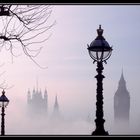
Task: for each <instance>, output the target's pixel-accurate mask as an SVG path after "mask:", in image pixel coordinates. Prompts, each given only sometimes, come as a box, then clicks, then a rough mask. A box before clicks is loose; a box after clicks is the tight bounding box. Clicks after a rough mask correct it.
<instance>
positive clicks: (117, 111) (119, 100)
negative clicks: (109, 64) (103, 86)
mask: <svg viewBox="0 0 140 140" xmlns="http://www.w3.org/2000/svg"><path fill="white" fill-rule="evenodd" d="M129 113H130V95H129V92H128V90H127V88H126V81H125V79H124V75H123V71H122V74H121V78H120V80H119V84H118V89H117V91H116V93H115V95H114V120H115V123H116V124H117V123H119V122H120V123H123V122H124V123H126V124H129Z"/></svg>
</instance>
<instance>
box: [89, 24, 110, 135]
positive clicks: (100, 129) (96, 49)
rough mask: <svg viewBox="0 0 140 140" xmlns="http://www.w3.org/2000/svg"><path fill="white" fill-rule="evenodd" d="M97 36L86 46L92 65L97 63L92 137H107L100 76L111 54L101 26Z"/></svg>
mask: <svg viewBox="0 0 140 140" xmlns="http://www.w3.org/2000/svg"><path fill="white" fill-rule="evenodd" d="M97 34H98V36H97V37H96V39H95V40H93V41H92V42H91V44H90V46H89V45H88V48H87V49H88V52H89V55H90V57H91V58H92V59H93V60H94V62H93V63H95V62H97V69H96V71H97V73H98V75H96V76H95V78H96V79H97V90H96V91H97V95H96V99H97V102H96V119H95V124H96V129H95V131H93V132H92V135H109V134H108V132H106V131H105V130H104V122H105V120H104V119H103V116H104V114H103V93H102V91H103V83H102V81H103V78H105V77H104V75H102V70H103V69H104V67H103V62H105V63H107V62H106V60H107V59H109V57H110V56H111V53H112V47H110V46H109V44H108V42H107V41H106V40H105V38H104V37H103V36H102V34H103V29H101V25H99V29H97Z"/></svg>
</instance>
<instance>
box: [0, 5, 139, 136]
mask: <svg viewBox="0 0 140 140" xmlns="http://www.w3.org/2000/svg"><path fill="white" fill-rule="evenodd" d="M139 15H140V6H139V5H129V6H127V5H126V6H125V5H121V6H119V5H116V6H115V5H54V6H53V13H52V15H51V18H50V20H52V21H54V20H56V22H57V23H56V25H55V26H54V27H53V28H52V29H51V31H49V32H48V34H49V33H52V36H51V38H50V39H49V40H48V41H47V42H45V43H42V44H40V45H41V46H44V48H43V49H42V51H41V53H40V55H39V56H38V57H37V58H36V59H35V60H36V61H37V62H38V63H39V64H41V65H43V66H47V67H48V68H47V69H40V68H39V67H38V66H36V65H35V64H34V63H33V62H32V61H30V59H29V58H28V57H26V56H25V55H24V54H22V55H21V56H19V57H17V58H14V62H13V63H12V62H11V56H10V53H9V52H7V51H5V50H2V51H1V53H0V62H1V63H4V66H2V67H1V70H0V72H3V71H5V73H4V74H3V75H2V76H1V81H3V80H5V81H6V83H7V84H8V85H9V86H11V85H14V87H13V88H11V89H9V90H7V91H6V95H7V97H8V98H9V100H10V103H9V106H8V107H7V109H6V122H7V126H6V128H7V133H9V134H11V133H13V134H15V133H16V132H17V133H18V134H19V133H21V132H23V133H24V132H25V133H27V129H25V128H27V125H28V123H23V122H24V121H25V122H27V121H28V118H27V116H26V113H25V112H26V98H27V91H28V88H30V89H31V90H32V89H33V88H34V87H36V77H38V81H39V88H41V89H42V91H43V90H45V88H46V89H47V91H48V98H49V111H50V112H51V110H52V108H53V102H54V97H55V95H56V94H57V95H58V98H59V103H60V108H61V111H62V113H63V114H64V116H65V117H66V118H68V119H71V121H72V122H73V123H70V121H68V122H67V123H65V122H62V123H61V124H63V125H62V129H57V128H56V129H57V130H59V133H61V134H62V133H65V134H66V133H70V134H71V133H77V134H84V133H86V134H90V133H91V131H92V130H93V129H94V125H95V124H94V122H93V124H90V123H87V122H86V121H85V118H86V117H87V116H88V114H90V113H91V114H92V115H93V120H94V119H95V103H96V79H95V78H94V76H95V75H96V74H97V73H96V64H93V63H92V59H91V58H90V56H89V54H88V51H87V44H90V43H91V42H92V41H93V40H94V39H95V38H96V36H97V32H96V29H97V28H98V27H99V24H101V25H102V28H103V29H104V33H103V36H104V37H105V39H106V40H107V41H108V43H109V44H110V45H111V46H112V45H113V52H112V56H111V57H110V59H109V60H108V61H107V62H108V63H107V64H104V71H103V74H104V75H105V77H106V78H105V79H104V80H103V83H104V85H103V86H104V90H103V95H104V118H105V120H106V122H105V127H106V129H107V130H108V131H109V132H111V133H115V130H113V129H112V128H113V120H114V118H113V117H114V114H113V113H114V112H113V96H114V94H115V92H116V90H117V87H118V81H119V79H120V76H121V71H122V68H123V71H124V78H125V80H126V86H127V89H128V91H129V92H130V98H131V99H130V100H131V107H130V112H131V114H130V123H131V124H132V128H133V130H131V131H130V130H128V131H127V133H129V134H131V133H132V134H135V133H138V134H139V133H140V124H139V123H137V121H138V122H139V118H140V110H138V108H139V106H140V104H139V98H140V95H139V91H140V86H139V81H140V78H139V71H140V65H139V64H140V62H139V60H140V55H139V52H140V47H139V44H140V39H139V36H140V30H139V29H140V18H139ZM42 37H43V36H42ZM35 45H36V44H35ZM37 45H38V44H37ZM15 118H16V120H15ZM78 118H79V119H78ZM22 120H23V121H22ZM47 122H48V123H49V124H50V125H51V122H49V121H48V119H47ZM47 122H46V123H47ZM19 124H21V127H20V128H21V129H20V128H19ZM41 124H42V125H43V124H44V123H41ZM41 124H39V125H41ZM72 124H73V125H72ZM33 125H35V124H33ZM37 125H38V124H37ZM31 126H32V125H31ZM51 126H52V125H51ZM81 126H83V127H81ZM38 127H42V128H46V130H44V131H43V130H42V131H41V132H40V131H39V130H40V129H38V130H34V129H30V126H29V129H30V130H29V131H28V132H31V133H47V132H48V133H50V134H52V133H57V132H58V131H57V132H56V131H55V130H54V131H53V129H54V127H52V128H50V130H49V128H48V127H46V125H45V124H44V126H38ZM33 128H34V126H33ZM64 128H65V129H64ZM74 128H75V129H76V130H75V131H73V130H74ZM136 128H137V129H136ZM22 130H23V131H22ZM60 130H61V132H60Z"/></svg>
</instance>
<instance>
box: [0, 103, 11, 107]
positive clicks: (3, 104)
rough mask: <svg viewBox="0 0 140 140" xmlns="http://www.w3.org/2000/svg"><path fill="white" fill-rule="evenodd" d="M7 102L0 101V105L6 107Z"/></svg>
mask: <svg viewBox="0 0 140 140" xmlns="http://www.w3.org/2000/svg"><path fill="white" fill-rule="evenodd" d="M8 103H9V102H0V107H6V106H7V105H8Z"/></svg>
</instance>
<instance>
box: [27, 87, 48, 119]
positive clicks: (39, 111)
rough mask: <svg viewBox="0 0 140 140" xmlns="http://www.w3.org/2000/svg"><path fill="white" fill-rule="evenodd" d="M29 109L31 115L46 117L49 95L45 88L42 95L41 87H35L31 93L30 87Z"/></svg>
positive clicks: (28, 96)
mask: <svg viewBox="0 0 140 140" xmlns="http://www.w3.org/2000/svg"><path fill="white" fill-rule="evenodd" d="M27 107H28V108H27V109H28V114H29V115H30V116H37V117H38V116H40V117H43V116H44V117H46V115H47V112H48V95H47V90H46V89H45V91H44V95H42V91H41V89H40V90H38V88H37V89H36V90H35V88H34V89H33V92H32V94H31V92H30V90H29V89H28V93H27Z"/></svg>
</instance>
